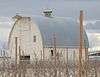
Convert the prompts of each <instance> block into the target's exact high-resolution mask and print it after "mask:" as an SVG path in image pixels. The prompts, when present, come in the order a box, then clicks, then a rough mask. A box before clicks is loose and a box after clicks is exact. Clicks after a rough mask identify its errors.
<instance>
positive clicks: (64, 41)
mask: <svg viewBox="0 0 100 77" xmlns="http://www.w3.org/2000/svg"><path fill="white" fill-rule="evenodd" d="M44 13H45V16H32V17H27V16H19V15H16V16H15V17H14V18H15V19H16V21H15V23H14V25H13V27H12V29H11V31H10V34H9V41H8V48H9V52H10V55H11V59H12V60H17V61H19V60H28V61H31V62H32V61H34V60H41V59H45V60H48V59H50V60H51V59H53V58H54V56H55V54H56V55H57V56H58V57H59V58H60V60H65V61H66V59H67V55H69V57H68V58H69V59H73V58H74V56H76V58H75V60H77V59H78V55H79V47H80V25H79V23H78V22H77V21H76V20H74V19H72V18H67V17H54V16H51V11H49V12H44ZM88 47H89V44H88V38H87V35H86V32H85V30H84V32H83V48H84V49H85V48H88ZM84 49H83V50H84ZM66 51H67V52H66ZM72 53H75V55H73V54H72ZM83 54H85V53H84V52H83ZM70 56H71V57H70Z"/></svg>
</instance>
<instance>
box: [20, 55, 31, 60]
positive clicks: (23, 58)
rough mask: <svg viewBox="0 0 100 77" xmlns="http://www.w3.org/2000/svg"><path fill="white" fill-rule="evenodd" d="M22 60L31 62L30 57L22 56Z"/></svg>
mask: <svg viewBox="0 0 100 77" xmlns="http://www.w3.org/2000/svg"><path fill="white" fill-rule="evenodd" d="M20 60H30V56H29V55H27V56H20Z"/></svg>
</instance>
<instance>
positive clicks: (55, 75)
mask: <svg viewBox="0 0 100 77" xmlns="http://www.w3.org/2000/svg"><path fill="white" fill-rule="evenodd" d="M53 37H54V38H53V39H54V52H55V74H54V77H57V68H56V62H57V52H56V35H55V33H54V35H53Z"/></svg>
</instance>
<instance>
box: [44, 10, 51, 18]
mask: <svg viewBox="0 0 100 77" xmlns="http://www.w3.org/2000/svg"><path fill="white" fill-rule="evenodd" d="M43 13H44V16H46V17H52V10H45V11H43Z"/></svg>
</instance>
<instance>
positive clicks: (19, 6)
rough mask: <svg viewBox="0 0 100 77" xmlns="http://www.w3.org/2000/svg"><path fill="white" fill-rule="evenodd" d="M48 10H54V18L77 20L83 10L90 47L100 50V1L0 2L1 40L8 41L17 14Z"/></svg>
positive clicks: (14, 0)
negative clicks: (13, 19) (13, 18)
mask: <svg viewBox="0 0 100 77" xmlns="http://www.w3.org/2000/svg"><path fill="white" fill-rule="evenodd" d="M47 8H49V9H52V10H53V16H61V17H72V18H73V19H76V20H77V19H78V17H79V11H80V10H83V11H84V21H85V22H84V24H85V26H84V28H85V29H86V31H87V34H88V38H89V42H90V46H91V47H99V48H100V26H99V23H100V22H99V21H100V0H9V1H8V0H0V39H3V40H4V39H5V38H6V39H5V40H7V37H8V34H9V33H8V31H10V28H11V26H10V25H11V24H12V17H13V16H15V15H16V14H19V15H28V16H32V15H43V10H44V9H47ZM5 40H4V41H5ZM0 42H1V41H0Z"/></svg>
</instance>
